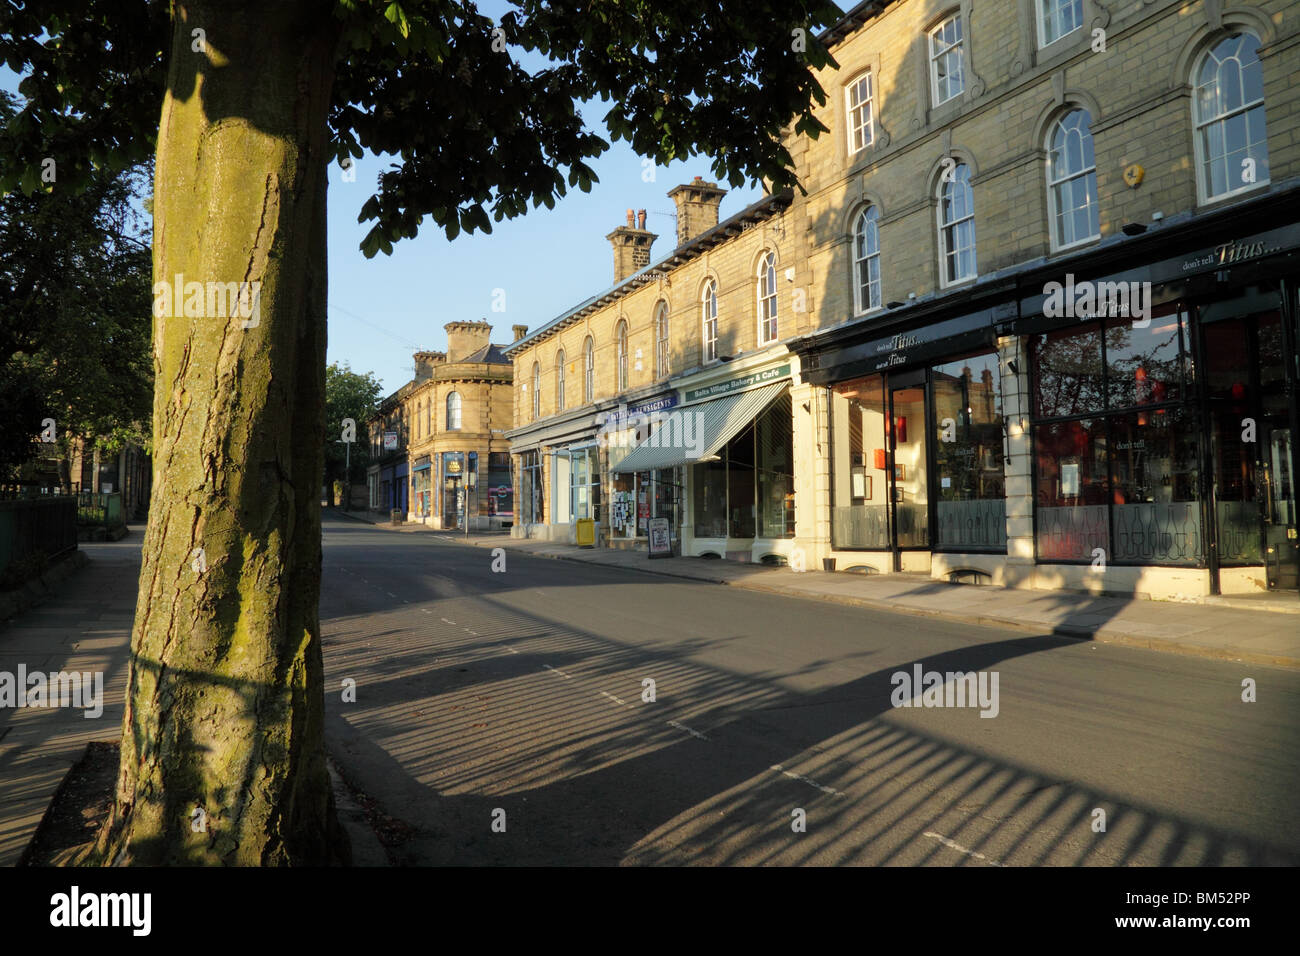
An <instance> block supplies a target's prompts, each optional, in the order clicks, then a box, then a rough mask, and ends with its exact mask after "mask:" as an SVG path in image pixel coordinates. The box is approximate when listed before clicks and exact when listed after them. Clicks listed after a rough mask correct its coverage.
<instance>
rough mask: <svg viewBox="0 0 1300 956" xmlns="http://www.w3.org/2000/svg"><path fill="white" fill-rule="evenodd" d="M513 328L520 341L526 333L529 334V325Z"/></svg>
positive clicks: (516, 338) (517, 339)
mask: <svg viewBox="0 0 1300 956" xmlns="http://www.w3.org/2000/svg"><path fill="white" fill-rule="evenodd" d="M511 330H512V331H513V332H514V333H515V341H516V342H518V341H519V340H520V339H522V338H523V337H524V336H525V335H527V334H528V326H526V325H515V326H511Z"/></svg>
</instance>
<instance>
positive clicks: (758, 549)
mask: <svg viewBox="0 0 1300 956" xmlns="http://www.w3.org/2000/svg"><path fill="white" fill-rule="evenodd" d="M791 363H792V359H791V356H789V355H788V354H784V353H783V354H782V355H780V356H778V357H777V358H776V359H775V360H773V358H772V357H771V356H768V357H766V362H765V363H763V364H750V365H749V366H748V367H746V368H744V369H736V370H721V371H719V370H712V371H711V372H710V373H709V374H708V375H707V376H705V375H700V376H694V377H692V378H689V379H683V380H682V381H681V382H680V383H679V384H680V386H681V399H680V402H679V403H677V404H676V407H673V408H671V410H669V411H667V412H664V413H662V414H657V415H655V416H653V417H652V419H651V421H650V423H649V424H648V426H647V429H648V433H647V435H646V436H645V437H644V438H643V439H642V440H641V441H640V442H639V443H638V444H637V445H636V447H635V448H633V449H632V450H631V451H630V452H628V453H627V454H625V455H622V456H620V457H619V458H618V460H617V461H616V463H614V464H613V465H611V471H613V472H614V473H615V475H616V476H618V483H616V484H615V489H616V493H621V494H622V495H624V496H625V497H624V498H623V499H622V500H623V501H625V502H626V503H627V507H628V508H629V509H634V510H632V512H631V513H630V514H628V513H626V512H623V513H624V514H625V515H626V517H625V519H624V520H625V522H626V523H625V525H624V527H627V528H628V533H629V534H630V536H631V537H633V538H638V537H644V536H645V534H646V530H647V529H648V523H649V520H650V519H652V518H656V517H665V518H668V519H669V521H670V528H672V529H674V533H675V538H676V540H677V544H676V545H675V547H676V548H679V549H680V553H682V554H687V555H695V556H700V557H713V558H728V559H731V560H737V561H765V562H769V563H771V562H778V563H787V562H788V561H789V560H790V557H791V555H792V553H793V551H794V536H795V476H794V467H795V464H794V463H795V455H794V420H793V415H792V403H791V397H790V386H791ZM728 371H730V375H729V376H728V377H724V375H726V374H727V372H728ZM737 372H740V374H736V373H737ZM633 522H635V523H633ZM678 528H680V531H677V530H676V529H678Z"/></svg>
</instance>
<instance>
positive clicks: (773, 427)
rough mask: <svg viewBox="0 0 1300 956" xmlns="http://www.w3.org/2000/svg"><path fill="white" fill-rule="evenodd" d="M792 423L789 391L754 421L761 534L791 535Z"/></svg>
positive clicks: (792, 509) (792, 527)
mask: <svg viewBox="0 0 1300 956" xmlns="http://www.w3.org/2000/svg"><path fill="white" fill-rule="evenodd" d="M793 425H794V423H793V419H792V417H791V414H790V393H789V392H786V393H784V394H782V395H781V396H780V397H779V398H777V400H776V401H774V402H773V403H772V404H771V405H770V406H769V407H768V409H767V411H766V412H764V413H763V414H762V415H760V416H759V418H758V420H757V421H756V422H755V423H754V455H755V476H756V478H757V482H758V536H759V537H761V538H792V537H794V449H793Z"/></svg>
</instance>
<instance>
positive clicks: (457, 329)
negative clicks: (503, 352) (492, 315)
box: [443, 322, 492, 362]
mask: <svg viewBox="0 0 1300 956" xmlns="http://www.w3.org/2000/svg"><path fill="white" fill-rule="evenodd" d="M443 328H444V329H446V330H447V361H448V362H460V361H463V360H464V358H465V357H466V356H467V355H473V354H474V353H475V352H477V351H478V350H479V349H481V348H483V346H485V345H487V344H488V342H489V340H490V339H491V338H492V325H491V323H488V322H448V323H447V324H446V325H444V326H443Z"/></svg>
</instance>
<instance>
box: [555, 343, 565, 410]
mask: <svg viewBox="0 0 1300 956" xmlns="http://www.w3.org/2000/svg"><path fill="white" fill-rule="evenodd" d="M555 410H556V411H557V412H562V411H564V349H560V351H559V354H558V355H556V356H555Z"/></svg>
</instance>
